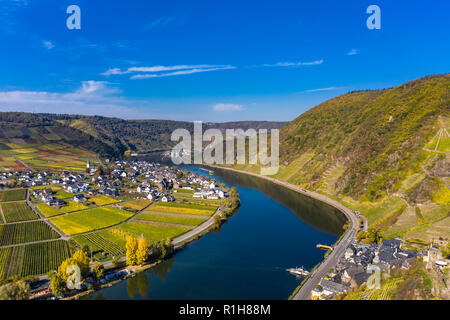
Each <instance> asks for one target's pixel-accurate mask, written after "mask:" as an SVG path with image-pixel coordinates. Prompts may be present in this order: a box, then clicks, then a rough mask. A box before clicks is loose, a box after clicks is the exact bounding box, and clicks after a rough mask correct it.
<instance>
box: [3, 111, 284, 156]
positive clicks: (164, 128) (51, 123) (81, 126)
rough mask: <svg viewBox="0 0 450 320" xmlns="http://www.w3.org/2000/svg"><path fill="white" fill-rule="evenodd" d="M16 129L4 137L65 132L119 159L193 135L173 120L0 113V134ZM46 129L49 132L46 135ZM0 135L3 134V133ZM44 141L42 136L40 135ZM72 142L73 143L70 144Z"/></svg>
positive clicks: (244, 125) (263, 124) (253, 124)
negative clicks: (178, 133) (180, 134)
mask: <svg viewBox="0 0 450 320" xmlns="http://www.w3.org/2000/svg"><path fill="white" fill-rule="evenodd" d="M285 124H286V123H285V122H269V121H241V122H228V123H205V124H204V125H203V129H204V130H206V129H209V128H218V129H222V130H225V129H237V128H241V129H244V130H246V129H248V128H255V129H259V128H265V129H274V128H276V129H279V128H281V127H282V126H283V125H285ZM15 127H16V128H17V129H18V130H17V131H15V132H13V131H10V132H9V135H11V134H12V135H13V136H10V137H9V136H8V135H7V134H3V136H4V137H5V138H13V139H14V138H25V139H26V138H29V137H30V136H31V135H32V134H34V135H36V132H33V133H31V132H30V131H29V130H27V128H39V127H40V128H41V129H39V130H41V131H42V133H43V134H48V133H53V131H55V133H56V134H57V133H58V131H63V132H64V133H66V135H64V139H63V140H64V141H65V142H67V143H69V144H70V143H71V142H73V143H75V144H76V145H77V146H78V145H84V146H85V147H86V148H88V149H89V150H91V151H94V152H96V153H98V154H100V155H101V156H104V157H108V156H109V157H120V156H121V155H123V153H124V151H126V150H128V149H130V150H132V151H139V152H149V151H156V150H165V149H168V148H170V147H171V146H173V145H174V143H173V142H171V141H170V136H171V134H172V132H173V131H174V130H175V129H178V128H184V129H187V130H189V131H190V132H191V133H192V132H193V123H192V122H183V121H170V120H123V119H118V118H106V117H100V116H81V115H59V114H33V113H21V112H0V131H1V129H2V128H5V129H7V128H15ZM44 127H47V128H48V129H49V130H50V132H47V131H48V130H46V129H45V128H44ZM0 134H1V133H0ZM41 138H42V136H41ZM44 140H45V139H44ZM71 140H73V141H71Z"/></svg>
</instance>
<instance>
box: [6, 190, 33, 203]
mask: <svg viewBox="0 0 450 320" xmlns="http://www.w3.org/2000/svg"><path fill="white" fill-rule="evenodd" d="M26 194H27V190H26V189H17V190H5V191H3V192H2V194H1V198H0V202H8V201H21V200H25V197H26Z"/></svg>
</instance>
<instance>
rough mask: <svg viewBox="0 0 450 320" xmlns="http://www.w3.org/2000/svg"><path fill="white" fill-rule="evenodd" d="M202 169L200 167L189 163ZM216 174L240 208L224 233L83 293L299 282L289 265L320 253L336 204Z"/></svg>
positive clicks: (244, 288) (284, 291)
mask: <svg viewBox="0 0 450 320" xmlns="http://www.w3.org/2000/svg"><path fill="white" fill-rule="evenodd" d="M189 169H190V170H191V171H194V172H197V173H199V174H203V175H207V174H206V173H203V172H201V171H198V167H189ZM212 177H213V178H215V179H217V180H219V181H221V182H225V183H226V184H227V185H230V186H235V187H236V188H237V190H238V192H239V194H240V197H241V207H240V209H239V211H237V212H236V214H235V215H234V216H233V217H232V218H230V219H229V220H228V222H227V223H226V224H224V225H223V226H222V227H221V229H220V231H217V232H212V233H209V234H207V235H205V236H204V237H202V238H201V239H200V240H199V241H196V242H193V243H191V244H190V245H188V246H187V247H185V248H184V249H183V250H181V251H180V252H178V253H177V254H176V255H175V256H174V257H173V258H171V259H170V260H168V261H166V262H164V263H162V264H160V265H158V266H156V267H155V268H153V269H151V270H149V271H147V272H143V273H141V274H139V275H137V276H136V277H134V278H131V279H129V280H126V281H122V282H121V283H119V284H117V285H115V286H113V287H110V288H106V289H103V290H100V291H97V292H95V293H94V294H92V295H90V296H87V297H85V298H86V299H139V300H141V299H286V298H287V297H288V296H289V295H290V294H291V292H292V291H293V290H294V289H295V287H296V286H297V285H298V284H299V283H300V282H301V278H297V277H295V276H293V275H291V274H289V273H288V272H286V271H285V269H286V268H290V267H295V266H304V267H306V268H308V269H310V268H312V267H313V266H315V265H316V264H317V263H319V262H320V261H321V260H322V259H323V255H324V251H320V250H318V249H316V244H317V243H322V244H333V243H334V242H335V241H336V240H337V239H338V237H339V235H340V234H341V232H342V225H343V224H344V222H345V217H344V216H343V215H342V214H341V213H339V212H337V210H335V209H334V208H332V207H329V206H328V205H325V204H322V203H320V202H318V201H315V200H312V199H309V198H307V197H305V196H302V195H300V194H298V193H295V192H294V191H291V190H288V189H285V188H283V187H280V186H278V185H275V184H273V183H270V182H268V181H265V180H261V179H258V178H255V177H249V176H246V175H241V174H237V173H231V172H228V171H224V170H215V174H214V175H213V176H212Z"/></svg>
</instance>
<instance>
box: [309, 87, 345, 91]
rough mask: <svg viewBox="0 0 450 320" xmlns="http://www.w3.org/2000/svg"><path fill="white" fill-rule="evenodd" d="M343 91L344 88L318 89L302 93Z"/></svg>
mask: <svg viewBox="0 0 450 320" xmlns="http://www.w3.org/2000/svg"><path fill="white" fill-rule="evenodd" d="M342 89H345V87H327V88H318V89H310V90H306V91H304V92H322V91H335V90H342Z"/></svg>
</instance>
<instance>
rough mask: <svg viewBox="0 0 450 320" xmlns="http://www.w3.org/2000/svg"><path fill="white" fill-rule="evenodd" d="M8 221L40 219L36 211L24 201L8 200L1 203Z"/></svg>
mask: <svg viewBox="0 0 450 320" xmlns="http://www.w3.org/2000/svg"><path fill="white" fill-rule="evenodd" d="M0 206H1V208H2V211H3V215H4V217H5V219H6V222H8V223H10V222H21V221H30V220H36V219H38V216H37V215H36V213H34V212H33V210H31V208H30V207H29V206H28V205H27V204H26V203H25V201H24V202H7V203H2V204H0Z"/></svg>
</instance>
